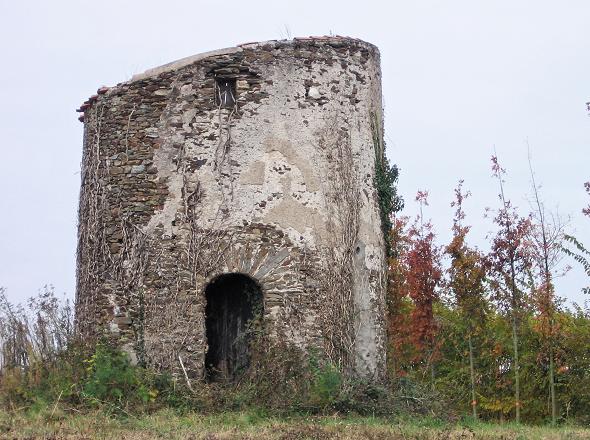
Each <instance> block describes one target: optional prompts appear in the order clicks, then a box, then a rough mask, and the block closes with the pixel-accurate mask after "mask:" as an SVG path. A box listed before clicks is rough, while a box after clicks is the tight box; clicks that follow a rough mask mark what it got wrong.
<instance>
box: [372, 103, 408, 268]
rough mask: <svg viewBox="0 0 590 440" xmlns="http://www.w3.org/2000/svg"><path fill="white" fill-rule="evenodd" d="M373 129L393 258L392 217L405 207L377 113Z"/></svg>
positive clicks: (383, 216)
mask: <svg viewBox="0 0 590 440" xmlns="http://www.w3.org/2000/svg"><path fill="white" fill-rule="evenodd" d="M371 129H372V132H373V149H374V150H375V179H374V185H375V189H376V190H377V197H378V202H379V214H380V217H381V231H382V232H383V239H384V241H385V248H386V251H387V256H391V254H392V249H391V244H390V243H389V232H390V231H391V228H392V226H393V225H392V223H391V216H392V214H393V213H395V212H399V211H401V210H402V209H403V207H404V200H403V198H402V197H401V196H399V195H398V193H397V187H396V184H397V180H398V177H399V168H398V167H397V165H391V164H390V163H389V160H388V159H387V156H386V155H385V143H384V142H383V140H382V136H381V131H382V130H381V123H380V120H379V119H378V117H377V114H376V113H372V114H371Z"/></svg>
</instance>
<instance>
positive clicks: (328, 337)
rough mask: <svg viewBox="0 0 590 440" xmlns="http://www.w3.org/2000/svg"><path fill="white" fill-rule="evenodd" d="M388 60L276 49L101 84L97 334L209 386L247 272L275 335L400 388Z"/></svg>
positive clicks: (93, 200) (90, 161)
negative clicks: (210, 341)
mask: <svg viewBox="0 0 590 440" xmlns="http://www.w3.org/2000/svg"><path fill="white" fill-rule="evenodd" d="M379 63H380V61H379V52H378V50H377V48H376V47H374V46H372V45H370V44H368V43H365V42H362V41H360V40H356V39H350V38H342V37H322V38H319V39H318V38H311V39H303V40H301V39H296V40H293V41H270V42H264V43H251V44H247V45H242V46H239V47H235V48H229V49H223V50H220V51H214V52H211V53H208V54H201V55H196V56H194V57H189V58H187V59H183V60H179V61H177V62H174V63H170V64H168V65H165V66H161V67H159V68H155V69H151V70H150V71H147V72H145V73H143V74H139V75H136V76H134V77H133V78H132V79H131V80H130V81H128V82H125V83H121V84H118V85H117V86H115V87H111V88H106V87H102V88H100V89H99V91H98V94H97V95H94V96H93V97H92V98H91V99H90V100H89V101H87V103H86V104H84V105H83V106H82V107H81V110H83V111H84V114H83V119H84V151H83V162H82V179H83V180H82V189H81V194H80V208H79V212H80V216H79V218H80V224H79V241H78V284H77V310H76V313H77V322H78V325H79V327H80V329H81V331H83V332H84V333H85V334H87V335H89V336H90V335H98V334H102V333H105V332H106V334H108V335H109V337H111V338H112V339H113V340H115V341H117V340H118V341H120V345H121V346H122V347H123V346H124V347H125V349H126V350H131V351H133V355H134V356H135V358H137V357H138V356H139V355H140V354H141V355H142V356H144V355H145V356H147V358H148V360H149V361H150V364H151V365H154V366H156V367H157V368H161V369H169V370H171V371H173V372H178V369H179V365H178V363H177V359H178V356H179V355H180V356H181V357H182V359H183V363H184V366H185V368H186V370H187V372H188V374H190V375H191V376H194V377H202V375H203V373H204V368H205V366H204V362H205V353H206V351H207V347H208V346H207V337H206V329H205V309H206V299H205V293H204V292H205V289H206V286H207V285H208V284H209V283H210V282H211V281H212V280H214V279H215V278H216V277H218V276H220V275H222V274H224V273H242V274H245V275H247V276H249V277H251V278H252V279H254V280H255V281H256V282H257V283H258V284H259V285H260V287H261V289H262V294H263V304H264V319H265V328H268V329H272V331H271V335H274V336H273V337H276V338H279V337H280V338H287V341H286V342H288V343H291V344H294V345H296V346H298V347H300V348H301V349H302V350H304V351H309V350H311V349H313V350H319V351H321V352H324V353H325V354H326V356H328V357H330V358H331V359H332V360H333V361H334V362H337V363H342V364H343V365H344V367H345V369H346V371H347V372H349V373H350V374H353V375H357V376H364V377H369V378H381V377H383V375H384V371H385V328H384V325H385V324H384V313H385V264H386V262H385V253H384V242H383V237H382V234H381V227H380V223H379V222H380V217H379V207H378V201H377V200H376V191H375V188H374V187H373V184H374V183H373V182H374V178H373V177H374V175H375V155H376V154H379V153H380V152H379V151H376V149H377V150H379V146H378V145H377V146H376V145H374V141H375V136H374V134H375V133H376V132H377V136H378V137H381V136H382V133H381V129H380V128H379V127H382V103H381V73H380V64H379ZM218 78H225V79H226V80H230V81H232V82H234V83H235V95H236V96H235V102H236V104H235V106H234V107H232V108H221V107H220V106H219V103H218V102H217V100H216V97H215V94H216V91H217V88H218V87H219V86H218V85H217V82H216V81H217V80H218ZM380 142H381V141H380ZM357 249H362V251H361V252H357V251H356V250H357ZM335 326H341V327H339V328H335ZM139 329H141V331H142V332H143V333H144V334H143V340H144V342H143V344H144V345H143V346H141V347H139V345H138V344H139V341H137V334H138V331H139ZM343 344H347V345H346V346H347V347H348V348H350V350H348V351H350V353H349V354H346V353H345V351H346V350H343V348H342V347H343ZM137 350H141V351H142V353H138V352H137Z"/></svg>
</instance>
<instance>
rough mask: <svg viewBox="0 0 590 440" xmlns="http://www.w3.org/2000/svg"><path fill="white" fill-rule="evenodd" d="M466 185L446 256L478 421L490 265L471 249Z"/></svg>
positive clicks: (459, 196)
mask: <svg viewBox="0 0 590 440" xmlns="http://www.w3.org/2000/svg"><path fill="white" fill-rule="evenodd" d="M462 187H463V181H462V180H460V181H459V184H458V185H457V188H455V200H454V201H453V202H452V203H451V206H452V207H454V208H455V216H454V218H453V239H452V240H451V243H450V244H449V245H448V246H447V247H446V249H445V253H446V254H447V255H449V256H450V258H451V264H450V267H449V268H448V270H447V273H448V276H449V287H450V289H451V291H452V292H453V294H454V298H455V303H456V306H457V308H458V310H459V313H460V314H461V316H462V320H463V322H465V325H466V332H467V342H468V346H469V374H470V381H471V409H472V415H473V418H474V419H476V418H477V398H476V390H475V368H474V363H475V362H474V347H473V338H472V336H473V335H474V334H475V333H476V330H477V329H478V328H480V327H481V324H482V323H483V322H484V321H485V314H486V313H485V309H486V301H485V285H484V283H485V278H486V267H485V266H486V265H485V261H484V258H483V256H482V255H481V253H480V252H479V251H478V250H477V249H472V248H470V247H469V246H468V245H467V243H466V237H467V234H468V233H469V230H470V229H471V227H470V226H465V225H464V224H463V220H464V219H465V211H464V210H463V201H464V200H465V199H466V198H467V197H469V196H470V193H469V192H463V189H462Z"/></svg>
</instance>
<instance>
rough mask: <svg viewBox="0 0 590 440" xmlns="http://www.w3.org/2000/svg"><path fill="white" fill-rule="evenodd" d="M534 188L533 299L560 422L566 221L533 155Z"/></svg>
mask: <svg viewBox="0 0 590 440" xmlns="http://www.w3.org/2000/svg"><path fill="white" fill-rule="evenodd" d="M529 170H530V174H531V183H532V192H533V194H532V195H533V200H532V205H533V213H532V217H531V228H530V231H529V232H530V234H529V239H530V247H529V249H530V255H531V257H532V262H533V265H534V270H535V271H536V272H537V276H538V279H539V282H537V283H535V285H534V286H533V299H534V303H535V305H536V309H537V312H538V313H537V315H538V316H537V319H538V325H537V330H538V331H539V333H540V335H541V337H542V338H543V340H544V347H543V348H544V349H546V350H547V356H548V358H549V393H550V396H551V424H552V425H555V424H556V422H557V402H556V397H555V337H556V332H557V330H558V328H557V324H556V319H555V312H556V307H557V305H556V300H555V285H554V282H553V279H554V271H555V270H556V268H557V267H558V265H559V263H560V261H561V258H562V255H563V254H562V248H563V239H564V232H563V230H564V225H563V222H562V220H561V218H560V217H559V215H558V214H552V213H547V211H546V209H545V205H544V203H543V201H542V200H541V196H540V187H539V186H537V183H536V181H535V173H534V172H533V167H532V163H531V158H530V156H529Z"/></svg>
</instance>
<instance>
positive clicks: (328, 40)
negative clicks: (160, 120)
mask: <svg viewBox="0 0 590 440" xmlns="http://www.w3.org/2000/svg"><path fill="white" fill-rule="evenodd" d="M316 43H325V44H328V45H338V46H342V45H357V46H365V47H366V48H367V49H370V50H372V51H375V52H377V53H378V52H379V49H378V48H377V46H375V45H373V44H371V43H368V42H366V41H364V40H360V39H358V38H353V37H343V36H340V35H329V36H316V37H313V36H312V37H295V38H293V39H292V40H267V41H260V42H252V43H243V44H239V45H237V46H234V47H227V48H224V49H217V50H212V51H208V52H202V53H199V54H195V55H191V56H188V57H185V58H181V59H179V60H176V61H172V62H170V63H166V64H163V65H161V66H158V67H154V68H152V69H148V70H146V71H145V72H143V73H138V74H136V75H133V76H132V77H131V79H130V80H129V81H128V82H134V81H140V80H143V79H146V78H150V77H153V76H157V75H160V74H161V73H165V72H170V71H174V70H177V69H180V68H182V67H185V66H188V65H190V64H193V63H195V62H197V61H200V60H203V59H206V58H210V57H214V56H219V55H228V54H232V53H237V52H241V51H243V50H244V49H256V48H258V47H265V46H269V45H274V46H275V47H277V48H280V47H283V46H290V45H301V44H309V45H314V44H316Z"/></svg>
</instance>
